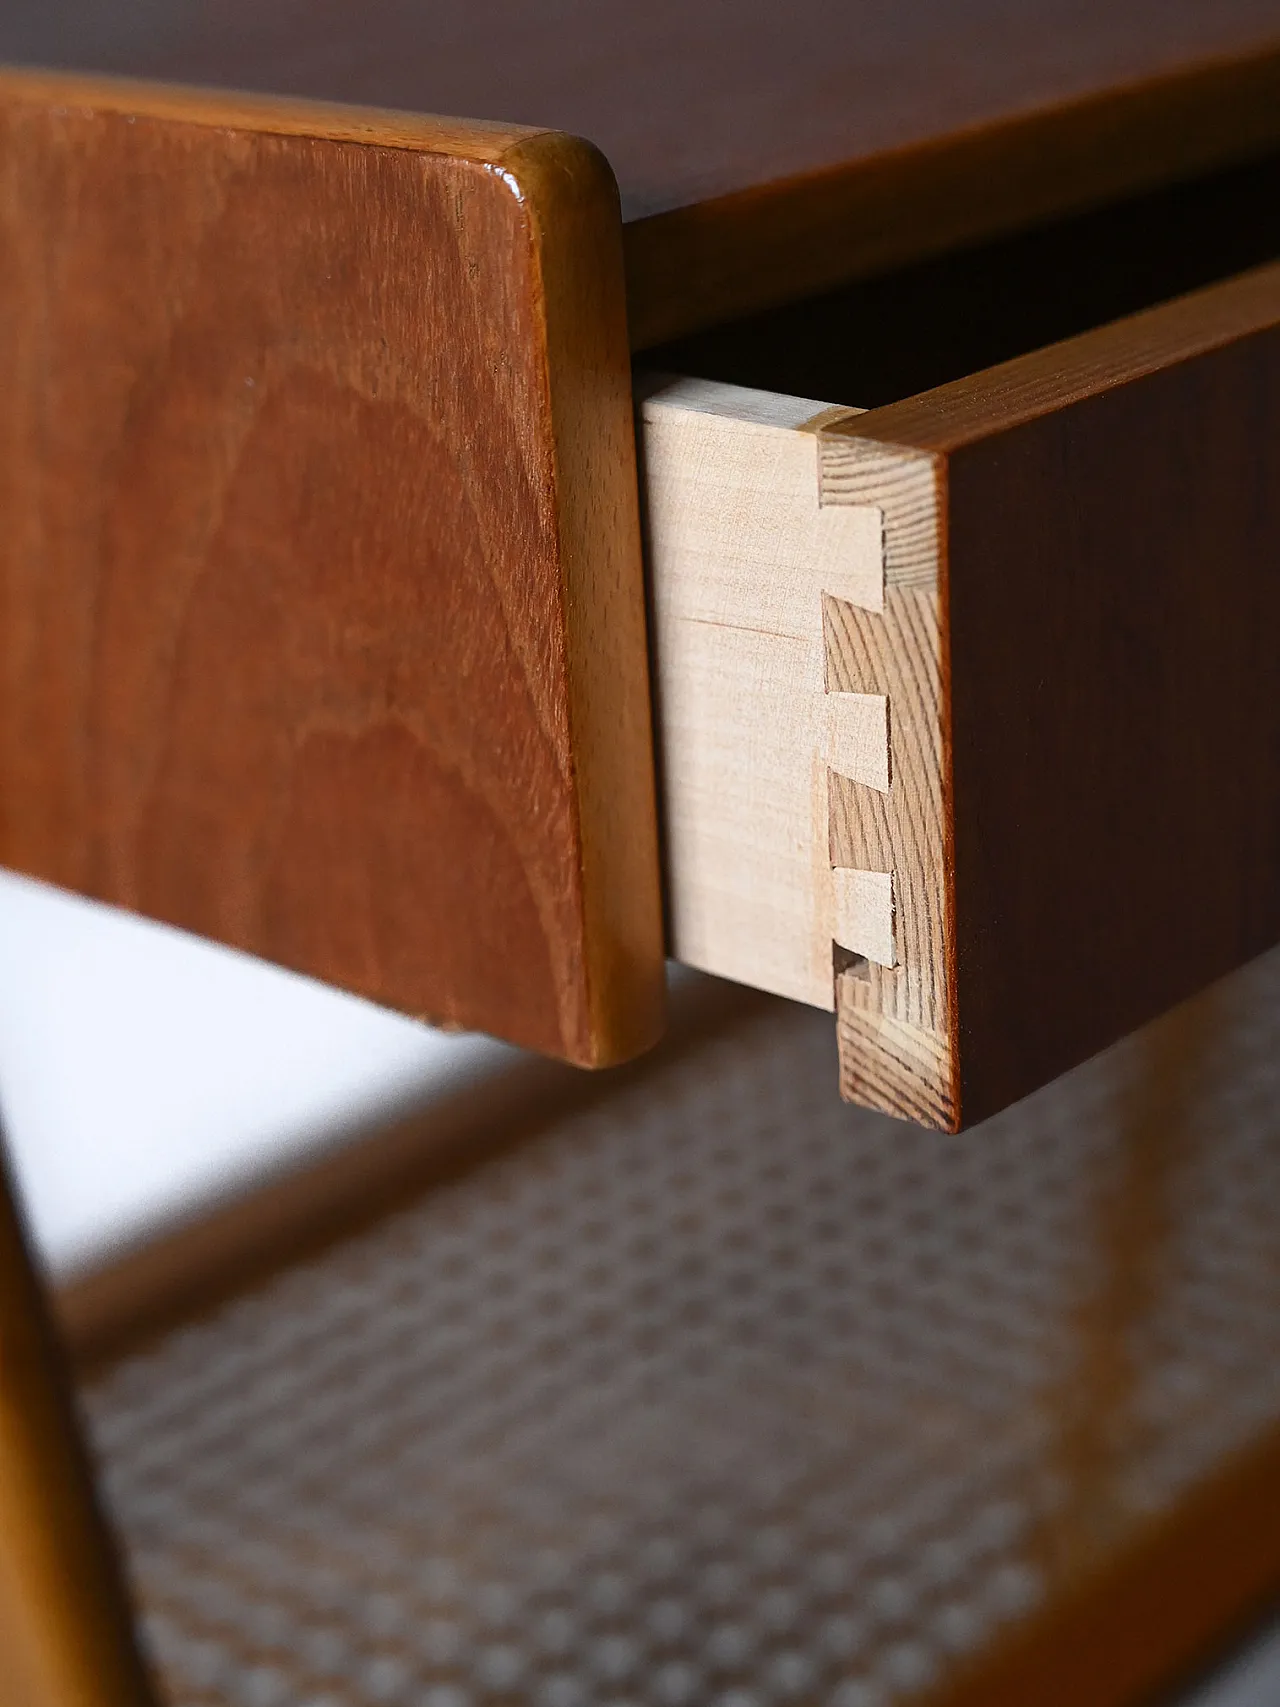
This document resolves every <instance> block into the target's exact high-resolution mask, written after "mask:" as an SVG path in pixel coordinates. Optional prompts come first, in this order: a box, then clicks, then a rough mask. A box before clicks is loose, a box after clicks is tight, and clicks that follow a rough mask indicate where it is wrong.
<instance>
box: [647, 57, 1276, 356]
mask: <svg viewBox="0 0 1280 1707" xmlns="http://www.w3.org/2000/svg"><path fill="white" fill-rule="evenodd" d="M1277 145H1280V39H1277V41H1276V42H1275V43H1274V44H1273V45H1272V46H1271V47H1270V48H1269V49H1268V50H1266V51H1264V52H1262V53H1259V54H1251V55H1248V56H1244V57H1223V58H1220V59H1214V60H1210V61H1208V62H1204V61H1201V62H1198V63H1196V64H1195V65H1193V66H1189V67H1187V66H1184V67H1180V68H1179V67H1175V68H1173V69H1172V70H1170V71H1168V72H1166V73H1165V74H1164V75H1163V76H1160V77H1156V78H1151V79H1146V80H1142V81H1134V82H1131V83H1127V84H1122V85H1120V86H1119V87H1116V88H1113V89H1110V90H1106V91H1104V92H1103V93H1101V94H1095V95H1091V96H1088V97H1085V98H1081V99H1077V100H1069V101H1063V102H1059V103H1056V104H1054V105H1051V106H1042V107H1036V108H1032V109H1031V110H1029V111H1026V112H1022V113H1018V114H1015V115H1012V116H1011V117H1008V118H1006V119H1003V120H1001V121H999V122H996V123H993V124H987V125H975V126H974V127H973V128H971V129H969V130H967V131H964V132H961V133H959V134H957V135H953V136H949V137H944V138H942V139H940V140H938V141H935V142H930V143H927V144H921V145H918V146H914V147H908V148H901V149H895V150H891V151H887V152H885V153H883V154H880V155H875V156H872V157H871V158H869V159H863V160H858V161H854V162H852V163H850V164H849V165H847V166H840V167H835V168H828V169H826V170H823V171H820V172H815V173H811V174H808V175H801V176H796V177H792V178H787V179H782V180H779V181H778V182H776V183H772V184H767V185H764V186H761V187H759V188H755V189H750V190H744V191H740V192H737V193H735V194H733V195H729V196H722V197H719V198H716V199H715V200H711V201H707V202H702V203H699V204H696V205H694V206H688V207H681V208H675V209H673V210H671V211H670V212H666V213H657V214H652V215H650V216H648V217H647V218H644V219H639V220H636V221H634V222H633V223H631V224H629V225H627V226H626V227H625V229H624V233H623V240H624V244H625V249H626V258H627V281H628V288H629V294H630V314H631V343H632V347H633V349H636V350H643V349H647V348H649V347H650V346H652V345H655V344H660V343H663V342H665V341H666V340H667V339H671V338H677V337H682V336H684V335H685V334H686V333H690V332H695V331H698V330H700V329H701V328H703V327H705V326H710V325H713V324H715V323H716V322H718V321H723V320H731V319H736V318H738V317H739V316H743V315H747V314H752V313H756V312H758V311H760V310H762V309H766V308H772V307H776V306H777V305H779V304H780V303H783V302H787V301H794V300H795V299H797V298H800V297H804V296H809V295H813V294H816V293H817V292H819V291H823V290H830V289H833V288H835V287H836V286H837V285H840V284H844V283H847V282H848V281H849V280H851V279H855V278H859V277H865V276H867V275H869V274H873V273H876V272H881V271H885V270H888V269H890V268H892V267H897V266H903V265H905V264H907V263H909V262H914V261H918V260H924V259H927V258H928V257H929V256H932V255H937V254H941V253H942V252H944V251H946V250H949V249H955V248H959V247H962V246H964V245H965V244H969V243H976V242H979V241H981V240H985V239H990V238H994V237H998V236H1000V235H1002V234H1005V233H1008V232H1011V231H1014V230H1016V229H1018V228H1019V227H1021V226H1026V225H1033V224H1036V223H1038V222H1043V221H1046V220H1049V219H1053V218H1058V217H1062V216H1065V215H1067V214H1071V213H1077V212H1083V211H1085V210H1086V209H1088V208H1090V207H1093V206H1098V205H1101V204H1103V203H1106V202H1108V201H1116V200H1120V199H1122V198H1123V197H1125V196H1128V195H1135V194H1138V193H1140V192H1142V191H1146V190H1152V189H1155V188H1158V187H1159V186H1160V185H1162V184H1166V183H1172V182H1175V181H1177V180H1178V179H1181V178H1192V177H1196V176H1199V175H1201V174H1205V173H1208V172H1211V171H1214V170H1216V169H1218V168H1222V167H1226V166H1230V165H1233V164H1237V163H1240V162H1243V161H1246V160H1248V159H1250V158H1252V157H1255V156H1257V155H1260V154H1263V153H1266V152H1267V151H1269V150H1271V149H1273V148H1275V147H1276V146H1277Z"/></svg>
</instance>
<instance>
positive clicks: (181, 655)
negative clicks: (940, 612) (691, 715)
mask: <svg viewBox="0 0 1280 1707" xmlns="http://www.w3.org/2000/svg"><path fill="white" fill-rule="evenodd" d="M0 257H2V261H0V514H3V517H4V526H3V530H0V633H2V634H3V642H2V644H0V861H2V862H3V863H4V864H7V865H10V866H14V867H16V868H18V869H20V870H23V871H27V872H30V873H32V874H34V875H36V876H39V877H42V878H45V879H48V880H51V881H53V882H56V883H59V884H63V885H66V886H67V887H70V888H73V889H77V890H79V891H81V892H84V893H87V894H91V895H94V896H98V897H100V898H102V899H105V900H108V901H112V902H116V903H119V904H122V905H125V906H128V907H132V908H136V909H138V910H139V911H142V912H144V913H146V914H148V915H151V916H153V917H156V918H160V919H164V920H168V921H171V922H173V923H175V924H178V925H181V926H184V927H186V928H189V929H192V930H195V931H199V932H201V933H202V934H205V935H208V936H211V937H215V938H218V939H220V940H222V941H224V942H228V943H231V944H233V945H235V946H238V947H241V948H244V949H248V950H250V951H252V952H254V953H257V954H260V955H263V956H265V957H267V958H270V959H272V960H275V961H278V962H280V963H282V964H284V965H286V966H291V967H294V968H296V969H298V970H300V971H303V972H307V973H311V974H313V975H316V976H319V977H323V978H325V979H328V980H330V981H332V982H335V983H339V984H342V985H344V986H346V987H347V988H349V989H352V990H356V991H358V992H360V993H362V994H364V995H367V996H370V997H372V998H374V999H376V1000H378V1001H381V1002H385V1003H387V1004H389V1005H392V1006H395V1007H398V1008H402V1009H404V1010H406V1011H409V1012H413V1013H419V1014H423V1015H425V1016H427V1017H430V1018H433V1019H435V1020H438V1021H444V1022H448V1023H452V1024H456V1025H463V1026H472V1027H478V1028H481V1029H485V1030H491V1031H495V1032H498V1033H499V1034H501V1035H504V1036H506V1037H509V1038H511V1039H513V1040H515V1041H517V1042H521V1043H524V1044H527V1045H530V1046H532V1047H535V1048H539V1049H542V1050H546V1051H548V1052H550V1053H554V1054H560V1055H563V1056H566V1057H568V1058H569V1059H572V1060H575V1061H578V1062H583V1063H600V1062H605V1061H609V1060H613V1059H617V1058H619V1057H620V1056H624V1055H627V1054H631V1053H634V1052H635V1051H637V1050H638V1049H641V1048H643V1047H645V1046H647V1045H648V1044H649V1043H650V1042H652V1041H653V1038H654V1036H655V1035H656V1033H657V1031H658V1029H659V1028H660V1024H661V1006H662V992H663V959H662V930H661V916H660V897H659V889H658V864H657V832H656V822H655V815H654V804H653V793H652V760H651V737H650V714H649V702H648V684H647V665H646V651H645V639H644V610H643V590H642V576H641V567H640V544H639V532H638V511H637V503H636V488H635V461H634V451H633V437H632V423H631V409H630V376H629V369H628V365H627V347H626V336H625V327H624V321H623V311H622V279H621V253H620V248H619V243H618V225H617V204H616V193H615V190H614V186H613V183H612V180H611V179H610V177H609V174H608V171H607V169H606V168H605V167H604V165H603V163H602V162H601V160H600V158H599V156H598V155H597V154H596V153H595V152H594V151H593V150H591V149H590V148H589V147H587V146H586V145H584V144H581V143H577V142H574V141H572V140H571V139H567V138H563V137H558V136H554V135H550V134H545V133H543V134H539V133H534V132H528V131H518V130H517V131H513V130H505V131H504V130H502V129H500V128H498V127H494V126H483V125H481V126H474V127H469V126H466V125H461V124H444V123H435V122H432V121H427V120H411V119H403V118H402V119H398V120H395V121H388V120H385V119H383V118H380V117H379V115H376V114H375V115H367V114H360V113H358V112H325V111H323V110H320V111H316V110H308V111H307V112H305V113H302V114H298V113H295V112H293V111H292V110H291V109H289V108H287V107H281V106H280V105H279V104H278V103H277V104H274V105H271V106H270V107H266V106H264V105H263V104H262V103H257V104H256V105H255V104H254V103H252V102H249V103H245V102H239V103H237V102H235V101H234V100H232V101H223V102H222V103H221V104H219V102H218V101H217V100H216V99H215V100H213V101H211V102H205V103H204V104H203V105H200V104H197V103H194V102H192V101H191V100H189V99H188V98H186V97H183V96H176V97H175V96H171V95H168V94H166V93H165V92H163V91H161V92H159V93H156V92H154V91H153V92H150V93H147V92H145V91H133V92H128V91H126V92H123V93H122V92H121V91H119V90H117V91H115V92H114V98H113V96H112V93H111V92H110V91H108V92H107V93H106V94H103V93H102V92H101V91H97V90H94V89H90V88H89V87H87V86H84V85H75V84H74V83H63V84H58V83H56V82H55V83H52V84H50V83H47V82H42V81H41V80H40V79H29V78H24V77H22V76H15V77H12V78H10V79H8V80H0Z"/></svg>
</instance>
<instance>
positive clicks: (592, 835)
mask: <svg viewBox="0 0 1280 1707" xmlns="http://www.w3.org/2000/svg"><path fill="white" fill-rule="evenodd" d="M503 170H504V172H510V173H512V174H513V175H514V176H515V178H516V180H517V181H518V182H519V183H520V184H522V185H524V186H527V187H528V188H527V191H526V193H527V194H528V206H529V217H530V221H531V225H532V229H533V233H534V241H535V246H536V249H537V255H538V265H539V268H540V272H541V282H542V290H543V303H544V309H545V318H544V334H545V337H546V345H547V348H546V360H545V363H544V372H545V373H546V375H547V384H548V391H549V398H548V406H549V412H550V421H551V430H552V434H553V437H554V442H555V454H556V464H557V479H558V485H559V490H558V494H557V496H558V499H559V502H558V504H557V510H556V514H557V519H558V522H559V526H560V563H561V569H562V573H563V575H564V612H565V646H566V668H567V671H568V691H569V718H570V735H571V743H570V750H571V752H572V755H573V765H574V772H575V781H576V791H575V800H576V805H577V810H578V814H579V834H580V838H581V842H580V845H581V860H582V875H583V883H582V893H583V898H584V908H585V914H586V917H585V944H586V966H585V976H586V983H587V1011H588V1033H589V1034H588V1036H587V1037H586V1038H585V1039H584V1040H583V1041H584V1047H583V1049H582V1051H581V1053H580V1054H579V1056H578V1057H576V1059H577V1060H578V1062H579V1064H580V1065H584V1066H595V1067H599V1066H612V1065H614V1064H616V1063H617V1062H619V1061H624V1060H627V1059H629V1058H630V1057H632V1056H634V1055H637V1054H639V1053H640V1052H641V1051H642V1050H644V1049H647V1048H649V1047H650V1046H651V1045H652V1044H653V1043H654V1042H656V1041H657V1039H658V1037H659V1036H660V1035H661V1033H662V1029H663V1025H664V1023H665V1000H666V976H665V961H664V953H665V923H664V918H663V906H662V879H661V866H660V857H659V839H658V803H657V779H656V774H655V761H654V728H653V710H652V706H651V702H650V685H649V641H648V612H647V609H646V602H645V578H644V555H643V547H642V545H641V538H640V494H639V471H638V467H637V462H636V446H635V420H634V413H633V405H632V399H631V361H630V352H629V350H628V346H627V326H626V285H625V281H624V278H623V265H622V241H621V232H622V214H621V210H620V206H619V202H618V187H617V183H616V182H615V180H614V176H613V172H612V170H611V169H610V167H609V164H608V162H607V161H606V160H605V158H604V156H603V155H602V154H601V153H600V152H599V150H598V149H596V148H594V147H593V146H592V145H591V144H589V143H585V142H582V141H580V140H579V139H578V138H576V137H568V136H560V135H557V134H555V133H551V132H547V133H542V134H539V135H536V136H533V137H531V138H529V139H528V140H527V141H526V142H524V143H517V144H516V145H514V146H513V147H512V148H511V149H510V150H509V151H508V152H507V154H506V155H505V156H504V165H503Z"/></svg>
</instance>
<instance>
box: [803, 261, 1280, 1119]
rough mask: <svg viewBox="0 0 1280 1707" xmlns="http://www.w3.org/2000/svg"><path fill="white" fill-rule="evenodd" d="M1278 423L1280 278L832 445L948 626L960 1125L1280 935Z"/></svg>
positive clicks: (898, 413)
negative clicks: (876, 492)
mask: <svg viewBox="0 0 1280 1707" xmlns="http://www.w3.org/2000/svg"><path fill="white" fill-rule="evenodd" d="M1278 415H1280V266H1269V267H1264V268H1260V269H1258V270H1256V271H1254V272H1252V273H1248V274H1245V275H1242V276H1241V277H1240V278H1238V279H1236V280H1233V281H1229V282H1227V283H1225V284H1221V285H1217V286H1213V287H1211V288H1209V289H1206V290H1204V291H1202V292H1197V293H1193V294H1192V295H1190V296H1187V297H1184V298H1181V299H1178V300H1177V301H1175V302H1173V303H1170V304H1167V305H1165V306H1163V307H1160V308H1157V309H1153V310H1150V311H1148V312H1147V313H1145V314H1141V315H1137V316H1134V317H1133V318H1131V319H1129V320H1124V321H1120V322H1117V323H1115V324H1114V325H1111V326H1108V327H1104V328H1102V329H1101V330H1099V331H1096V332H1093V333H1087V334H1085V335H1083V336H1082V337H1080V338H1078V339H1074V340H1071V341H1069V342H1067V343H1065V344H1061V345H1057V346H1052V347H1050V348H1048V349H1046V350H1043V351H1039V352H1036V353H1033V354H1032V355H1029V356H1026V357H1022V358H1019V359H1018V360H1015V361H1012V362H1009V363H1007V364H1005V365H1004V366H1002V367H997V368H994V369H991V370H989V371H987V372H984V373H981V374H979V375H976V376H975V377H973V378H972V379H966V380H959V381H956V382H954V383H952V384H950V385H946V386H942V387H940V388H939V389H937V390H936V391H933V392H929V393H925V394H923V395H921V396H919V397H915V398H911V399H909V400H907V401H906V402H904V403H901V404H894V405H889V406H887V407H885V408H883V409H878V410H872V411H870V412H868V413H866V414H863V415H860V416H855V417H849V418H846V419H844V420H843V421H839V422H836V423H834V424H832V425H831V426H829V427H828V428H827V429H826V430H825V431H824V434H823V440H824V443H823V456H824V479H826V480H828V481H829V482H831V483H832V484H834V485H836V486H839V487H841V488H842V489H843V490H844V491H845V493H846V495H847V496H849V497H850V498H852V499H854V500H855V501H856V500H857V499H858V498H859V497H861V498H862V499H864V500H866V499H867V498H868V495H869V493H870V491H871V484H873V483H876V482H878V483H879V486H880V489H881V490H882V491H883V492H885V493H892V494H894V495H895V498H894V501H895V502H897V503H899V504H900V505H901V514H900V518H899V521H898V523H895V513H894V510H893V507H892V505H890V506H889V507H888V508H886V510H885V516H886V548H887V551H888V553H889V555H890V557H892V555H893V553H894V550H895V545H894V541H895V537H897V538H898V539H899V540H900V542H901V546H902V548H903V558H902V563H901V568H902V572H903V574H904V576H905V577H906V579H907V580H911V579H912V578H915V577H918V576H919V575H921V574H926V573H927V574H929V575H931V576H932V577H933V580H934V582H935V583H936V588H937V597H938V600H939V604H940V609H941V612H942V627H941V640H940V644H941V667H942V679H943V684H944V692H943V701H942V727H941V735H942V748H941V751H942V755H943V758H942V764H943V798H944V800H945V802H946V804H947V812H946V834H947V841H946V847H945V851H944V854H943V859H942V864H941V867H940V870H941V873H942V874H943V875H944V877H945V890H944V894H945V927H944V928H945V935H946V940H947V945H948V947H947V959H948V967H949V972H948V984H949V987H950V990H951V1007H950V1019H949V1025H948V1033H947V1040H948V1047H949V1051H950V1056H951V1071H952V1075H953V1092H954V1095H953V1103H954V1107H955V1111H956V1118H957V1119H959V1120H963V1121H965V1122H972V1121H974V1120H980V1119H982V1118H984V1117H985V1116H986V1115H987V1114H989V1113H991V1112H993V1111H994V1110H996V1109H998V1108H1000V1107H1003V1106H1004V1105H1005V1104H1006V1103H1009V1102H1012V1101H1014V1100H1016V1099H1017V1098H1018V1097H1021V1096H1023V1095H1025V1094H1026V1093H1027V1092H1028V1091H1031V1090H1033V1089H1034V1088H1035V1087H1036V1086H1038V1085H1041V1084H1043V1083H1045V1082H1046V1081H1047V1080H1049V1079H1051V1078H1053V1077H1054V1076H1055V1075H1056V1074H1058V1073H1061V1072H1063V1071H1064V1070H1065V1069H1066V1068H1068V1067H1070V1066H1072V1065H1073V1064H1074V1063H1075V1062H1077V1061H1080V1060H1082V1059H1083V1058H1084V1057H1086V1056H1087V1055H1090V1054H1092V1053H1093V1052H1094V1051H1096V1050H1098V1049H1100V1048H1102V1047H1103V1046H1104V1045H1106V1044H1108V1043H1110V1042H1112V1041H1113V1040H1114V1039H1115V1038H1117V1037H1119V1036H1121V1035H1123V1034H1124V1033H1126V1032H1128V1031H1130V1030H1132V1029H1133V1028H1134V1027H1136V1026H1137V1025H1139V1024H1141V1023H1142V1022H1143V1021H1144V1020H1146V1019H1149V1018H1150V1017H1152V1016H1153V1015H1154V1014H1156V1013H1158V1012H1160V1011H1161V1010H1162V1009H1163V1008H1166V1007H1168V1006H1170V1005H1171V1004H1173V1003H1174V1002H1176V1001H1178V1000H1180V999H1181V998H1182V997H1184V996H1186V995H1188V994H1189V993H1190V992H1192V991H1194V990H1195V989H1197V988H1200V987H1202V986H1203V985H1205V984H1208V983H1209V982H1210V981H1211V980H1213V979H1215V978H1217V977H1219V976H1220V975H1222V974H1223V973H1225V972H1227V971H1229V970H1230V969H1231V968H1233V967H1235V966H1239V965H1241V964H1242V963H1243V962H1244V961H1246V960H1248V959H1250V958H1251V957H1252V956H1254V955H1256V954H1258V953H1260V952H1261V951H1262V950H1263V949H1264V948H1267V947H1269V946H1270V945H1271V944H1272V943H1273V942H1275V941H1276V940H1277V938H1280V891H1277V887H1276V883H1275V872H1276V870H1277V869H1278V868H1280V700H1277V698H1276V695H1275V693H1274V691H1273V688H1272V682H1273V677H1274V636H1275V634H1276V632H1277V629H1278V628H1280V581H1278V580H1277V578H1276V576H1275V574H1274V573H1273V569H1274V565H1275V562H1276V560H1277V555H1278V554H1280V458H1278V452H1277V446H1278V445H1280V425H1278ZM913 493H914V494H915V496H914V497H913V496H912V494H913ZM930 517H932V520H930ZM908 547H909V548H910V553H911V554H914V557H915V558H918V560H919V561H918V563H917V564H916V566H915V567H912V564H911V563H910V562H908V561H907V556H908V551H907V548H908ZM876 972H877V969H876V968H874V967H873V968H871V973H872V975H873V977H874V976H875V975H876ZM841 985H842V992H841V993H842V998H843V1000H842V1006H845V1007H847V1006H848V1003H849V1002H851V1001H852V998H853V996H854V995H855V992H854V991H853V990H852V989H851V988H850V986H849V981H848V979H847V978H842V980H841ZM850 1011H851V1010H850ZM841 1040H842V1049H843V1053H844V1062H843V1072H844V1080H845V1084H846V1088H847V1089H849V1090H850V1091H852V1092H855V1093H856V1092H857V1091H858V1089H859V1057H858V1051H857V1039H856V1037H854V1036H852V1035H851V1034H850V1031H849V1028H848V1027H847V1026H846V1025H844V1024H843V1020H842V1039H841Z"/></svg>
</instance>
